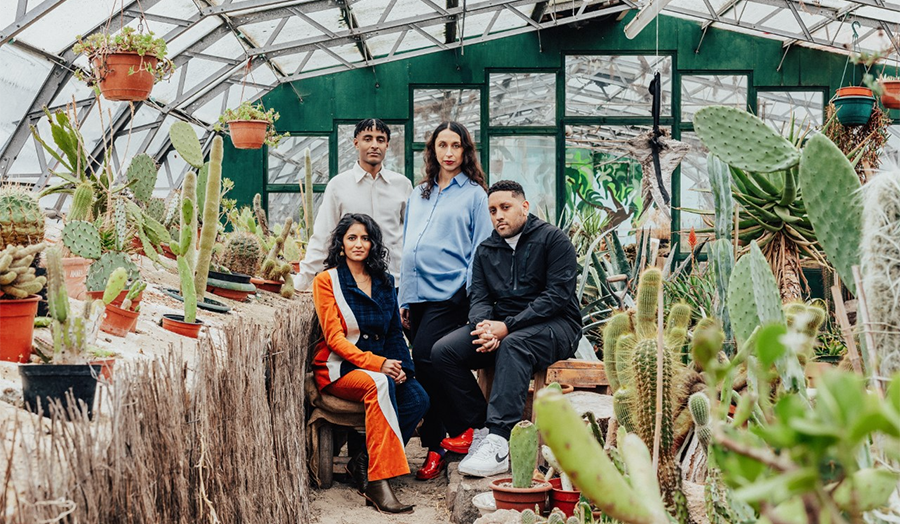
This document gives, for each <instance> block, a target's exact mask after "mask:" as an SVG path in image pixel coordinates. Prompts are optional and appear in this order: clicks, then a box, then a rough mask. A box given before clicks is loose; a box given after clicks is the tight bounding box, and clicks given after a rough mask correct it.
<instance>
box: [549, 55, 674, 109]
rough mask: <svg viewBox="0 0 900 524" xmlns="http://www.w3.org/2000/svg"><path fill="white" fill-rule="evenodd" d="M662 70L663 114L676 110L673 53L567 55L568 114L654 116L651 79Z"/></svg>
mask: <svg viewBox="0 0 900 524" xmlns="http://www.w3.org/2000/svg"><path fill="white" fill-rule="evenodd" d="M657 70H659V73H660V78H661V79H662V102H661V104H662V107H661V108H660V109H661V113H662V115H663V116H671V114H672V58H671V57H669V56H659V57H656V56H625V55H623V56H567V57H566V116H642V117H649V116H650V107H651V105H650V104H651V102H652V99H651V97H650V81H651V80H653V74H654V73H655V72H656V71H657Z"/></svg>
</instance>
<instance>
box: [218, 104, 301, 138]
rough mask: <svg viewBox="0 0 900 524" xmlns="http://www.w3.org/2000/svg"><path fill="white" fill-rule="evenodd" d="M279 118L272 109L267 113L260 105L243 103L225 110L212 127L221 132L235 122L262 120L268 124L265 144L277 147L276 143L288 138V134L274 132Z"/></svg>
mask: <svg viewBox="0 0 900 524" xmlns="http://www.w3.org/2000/svg"><path fill="white" fill-rule="evenodd" d="M279 117H280V115H279V114H278V113H277V112H276V111H275V110H274V109H269V110H268V111H267V110H266V109H265V108H263V106H262V104H257V105H253V104H252V103H250V102H249V101H244V102H241V105H239V106H238V107H236V108H234V109H226V110H225V112H224V113H222V114H221V115H220V116H219V122H218V123H217V124H216V125H215V126H213V129H215V130H216V131H223V130H224V129H225V125H227V124H228V123H229V122H233V121H236V120H264V121H266V122H268V124H269V125H268V127H267V128H266V140H265V144H266V145H267V146H269V147H278V143H279V142H280V141H281V139H282V138H284V137H287V136H290V134H289V133H283V134H280V135H279V134H278V133H276V132H275V122H276V121H278V118H279Z"/></svg>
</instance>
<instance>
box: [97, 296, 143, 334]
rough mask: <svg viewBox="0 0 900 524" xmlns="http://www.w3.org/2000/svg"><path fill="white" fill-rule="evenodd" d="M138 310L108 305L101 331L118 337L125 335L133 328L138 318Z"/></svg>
mask: <svg viewBox="0 0 900 524" xmlns="http://www.w3.org/2000/svg"><path fill="white" fill-rule="evenodd" d="M138 315H140V313H138V312H137V311H129V310H127V309H122V308H120V307H117V306H114V305H112V304H109V305H107V306H106V316H105V317H103V323H102V324H100V331H103V332H104V333H109V334H110V335H113V336H116V337H124V336H125V335H127V334H128V333H129V332H130V331H132V330H133V328H134V326H135V324H137V319H138Z"/></svg>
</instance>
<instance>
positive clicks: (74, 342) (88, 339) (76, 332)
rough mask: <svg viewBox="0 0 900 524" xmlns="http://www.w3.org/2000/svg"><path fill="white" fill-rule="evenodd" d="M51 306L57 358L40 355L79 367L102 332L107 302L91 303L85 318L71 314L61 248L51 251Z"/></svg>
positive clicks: (54, 348) (87, 307) (85, 306)
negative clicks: (100, 331)
mask: <svg viewBox="0 0 900 524" xmlns="http://www.w3.org/2000/svg"><path fill="white" fill-rule="evenodd" d="M46 258H47V262H46V263H47V303H48V306H49V310H50V318H51V323H50V331H51V333H52V334H53V355H44V354H41V353H39V355H40V356H41V357H42V358H43V359H44V360H45V361H49V360H53V362H55V363H59V364H65V363H78V362H79V361H80V360H85V357H84V354H85V353H86V352H87V351H88V350H89V349H90V346H91V345H92V344H93V342H94V339H95V338H96V336H97V330H98V329H99V328H100V320H101V318H102V316H103V315H102V313H103V301H101V300H88V301H86V302H85V303H84V309H83V311H82V312H81V314H78V315H76V314H72V312H71V311H70V310H69V297H68V295H67V294H66V284H65V276H64V274H63V269H62V254H61V253H60V248H59V247H58V246H56V247H53V248H50V249H48V250H47V257H46Z"/></svg>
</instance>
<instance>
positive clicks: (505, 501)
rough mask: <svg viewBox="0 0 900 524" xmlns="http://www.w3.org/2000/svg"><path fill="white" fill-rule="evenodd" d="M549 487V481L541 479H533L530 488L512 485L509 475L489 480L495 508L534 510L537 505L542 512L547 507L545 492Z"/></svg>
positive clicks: (547, 491)
mask: <svg viewBox="0 0 900 524" xmlns="http://www.w3.org/2000/svg"><path fill="white" fill-rule="evenodd" d="M551 488H552V486H551V485H550V483H549V482H546V481H543V480H534V481H533V482H532V483H531V487H530V488H514V487H512V478H509V477H507V478H502V479H497V480H495V481H493V482H491V490H492V491H493V492H494V501H495V502H496V504H497V509H511V510H515V511H524V510H526V509H530V510H534V506H535V505H537V506H538V508H539V509H540V512H541V513H543V512H544V511H545V510H546V509H547V494H548V493H549V491H550V490H551Z"/></svg>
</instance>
